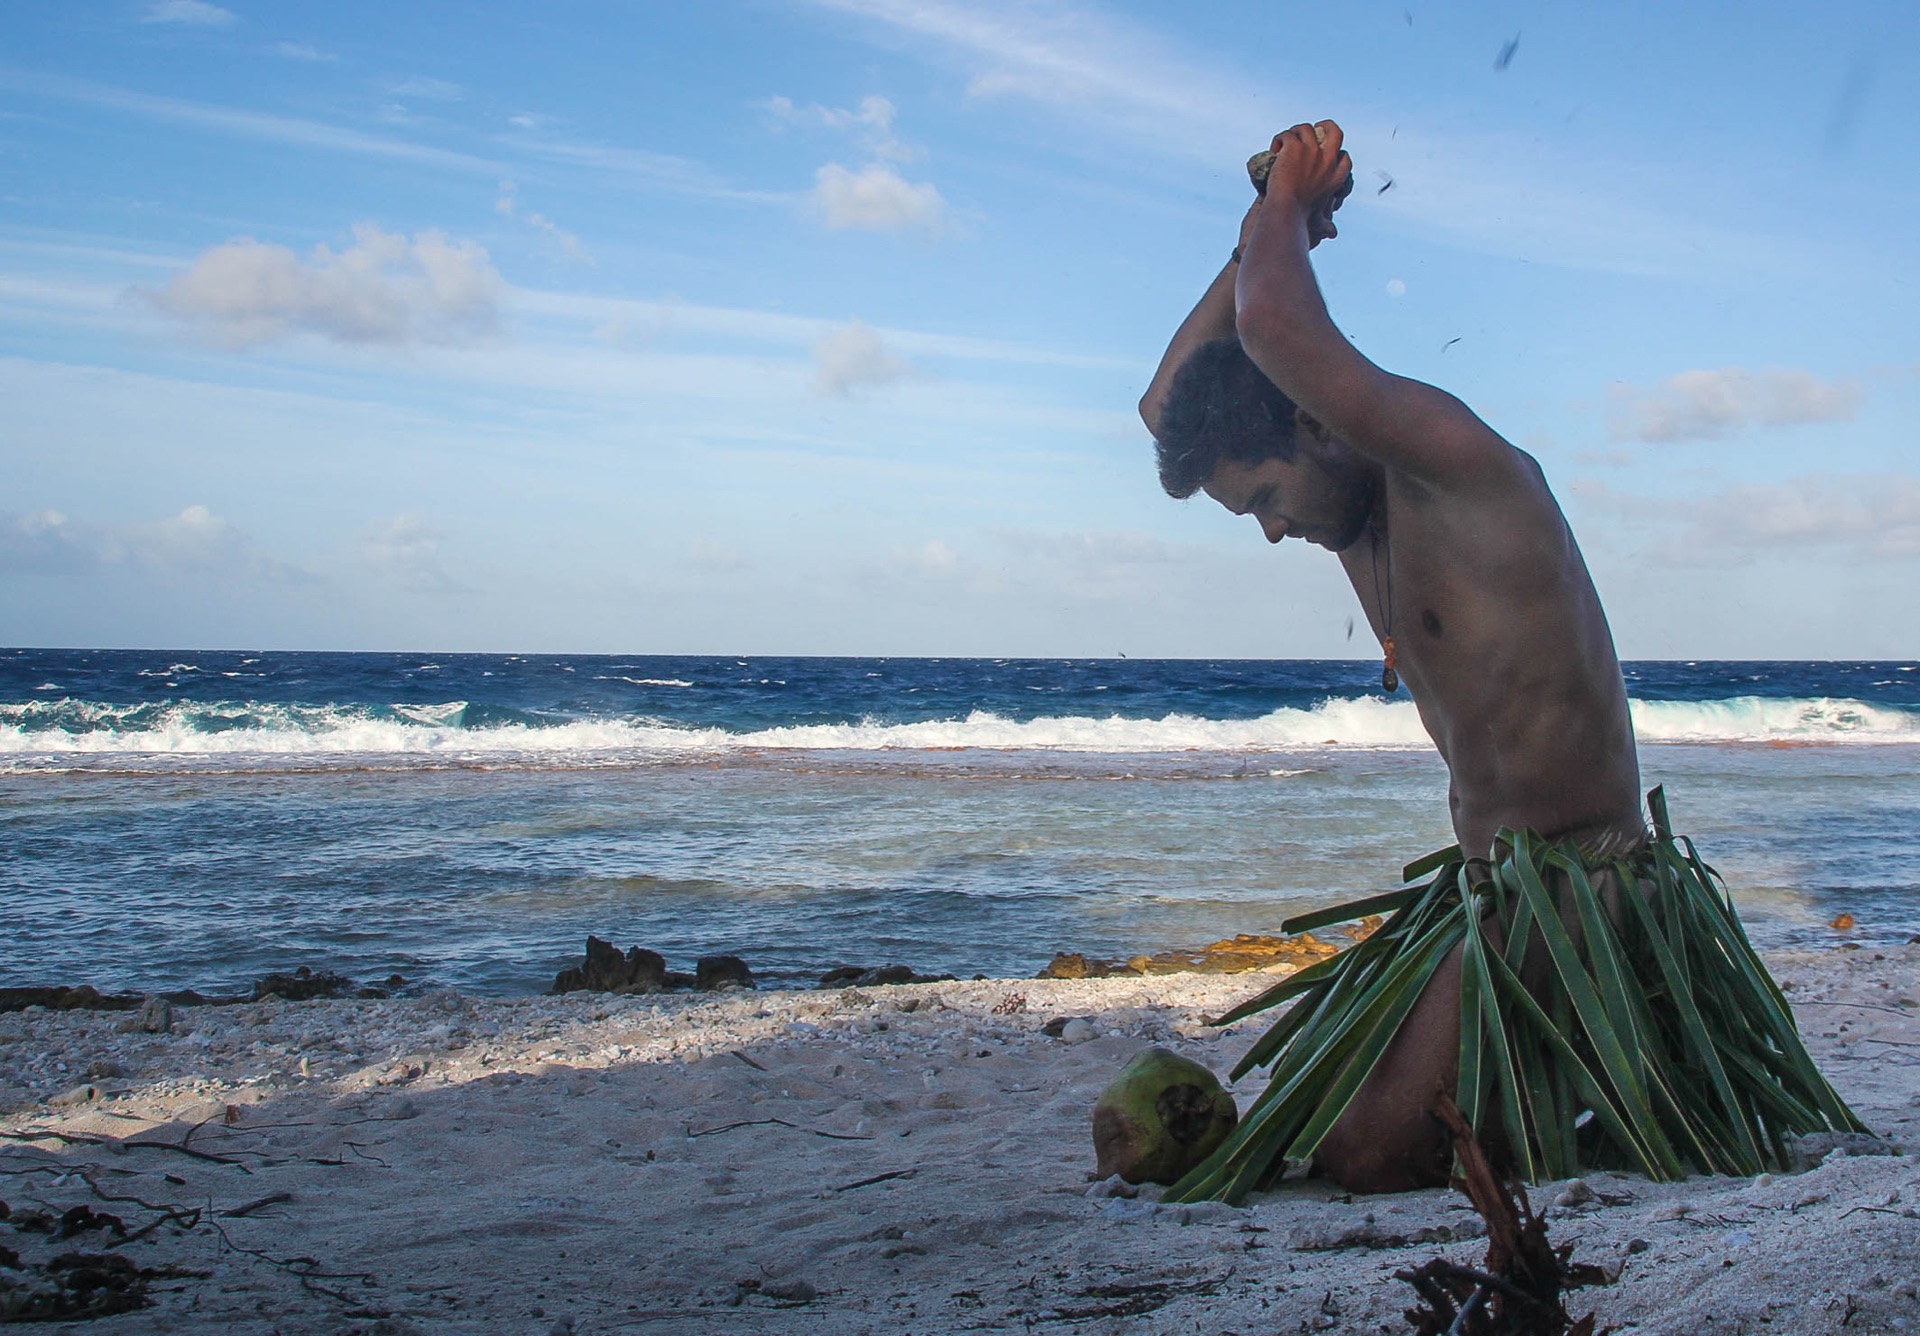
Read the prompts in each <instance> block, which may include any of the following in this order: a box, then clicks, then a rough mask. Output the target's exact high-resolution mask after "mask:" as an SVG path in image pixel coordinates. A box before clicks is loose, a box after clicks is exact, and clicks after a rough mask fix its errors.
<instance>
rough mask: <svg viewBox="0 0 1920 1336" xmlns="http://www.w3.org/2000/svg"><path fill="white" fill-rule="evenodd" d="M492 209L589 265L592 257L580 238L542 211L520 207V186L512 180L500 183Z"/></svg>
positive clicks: (555, 247)
mask: <svg viewBox="0 0 1920 1336" xmlns="http://www.w3.org/2000/svg"><path fill="white" fill-rule="evenodd" d="M493 210H494V212H495V213H497V214H499V215H500V216H501V217H502V218H511V219H514V220H515V221H517V222H521V223H525V224H526V225H527V226H528V227H530V228H532V229H533V230H534V231H535V232H538V233H539V234H540V235H541V236H543V237H545V238H546V239H547V241H548V242H549V243H551V244H552V246H553V247H554V249H555V250H557V251H559V252H560V253H561V254H562V255H564V256H566V257H567V258H568V259H569V260H573V261H575V262H577V263H579V264H584V265H588V266H591V265H592V264H593V257H592V256H591V255H589V254H587V248H586V247H585V246H583V245H581V244H580V238H579V237H576V236H575V235H574V234H573V233H571V232H569V231H567V230H566V229H565V228H564V227H561V226H560V225H559V224H558V223H556V222H554V221H553V220H552V219H551V218H549V217H547V216H546V215H545V214H544V213H537V212H528V211H527V210H524V209H522V208H521V207H520V187H519V186H518V185H516V184H515V183H514V182H512V181H502V182H501V183H500V194H499V196H498V197H497V198H496V199H495V200H494V201H493Z"/></svg>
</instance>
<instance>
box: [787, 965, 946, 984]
mask: <svg viewBox="0 0 1920 1336" xmlns="http://www.w3.org/2000/svg"><path fill="white" fill-rule="evenodd" d="M952 978H953V976H952V975H951V974H916V973H914V972H913V970H912V969H910V968H909V967H908V966H905V965H882V966H880V967H879V968H878V969H872V968H869V967H868V966H865V965H842V966H840V967H839V968H838V969H831V970H828V971H827V972H826V973H825V974H823V975H821V976H820V986H821V987H822V988H872V987H875V986H877V985H880V984H889V983H947V982H949V981H950V980H951V979H952Z"/></svg>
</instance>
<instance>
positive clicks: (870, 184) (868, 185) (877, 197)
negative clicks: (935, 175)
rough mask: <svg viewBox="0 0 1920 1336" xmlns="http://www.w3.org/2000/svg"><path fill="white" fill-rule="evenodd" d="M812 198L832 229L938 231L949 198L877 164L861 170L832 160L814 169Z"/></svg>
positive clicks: (943, 224) (945, 212) (942, 221)
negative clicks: (946, 198) (917, 229)
mask: <svg viewBox="0 0 1920 1336" xmlns="http://www.w3.org/2000/svg"><path fill="white" fill-rule="evenodd" d="M810 202H811V204H812V206H813V207H814V209H815V210H817V211H818V213H819V214H820V217H821V218H822V220H824V221H825V223H826V225H827V226H828V227H831V228H838V229H860V230H863V231H870V232H901V231H906V230H908V229H912V228H919V229H923V230H926V231H930V232H937V231H939V230H940V229H941V228H942V227H944V226H945V224H946V222H947V201H946V200H945V199H944V198H942V196H941V194H940V192H939V190H937V189H936V188H935V187H934V186H933V185H932V184H931V183H929V182H925V181H922V182H919V183H915V182H911V181H908V180H907V179H906V178H904V177H903V176H901V175H900V173H898V172H896V171H894V170H893V168H891V167H888V166H885V165H883V164H881V163H877V162H875V163H869V164H867V165H866V166H865V167H862V168H861V169H860V170H859V171H857V172H856V171H852V170H850V169H848V168H846V167H842V166H841V165H840V164H839V163H837V162H830V163H828V164H827V165H826V166H824V167H822V168H821V169H820V170H819V171H818V172H816V173H815V174H814V179H813V193H812V196H811V197H810Z"/></svg>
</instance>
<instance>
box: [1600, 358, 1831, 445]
mask: <svg viewBox="0 0 1920 1336" xmlns="http://www.w3.org/2000/svg"><path fill="white" fill-rule="evenodd" d="M1865 393H1866V391H1865V390H1864V388H1862V386H1861V385H1860V384H1859V383H1858V382H1856V381H1845V380H1822V379H1821V378H1820V377H1818V376H1816V375H1814V374H1813V373H1812V372H1810V371H1803V370H1800V369H1798V368H1794V367H1766V368H1764V369H1762V370H1760V371H1748V370H1745V369H1744V368H1741V367H1724V368H1722V369H1720V370H1716V371H1682V372H1681V373H1680V374H1678V375H1676V376H1669V377H1668V378H1667V379H1665V380H1663V381H1661V382H1660V383H1659V384H1658V385H1656V386H1654V387H1652V388H1651V389H1642V388H1639V387H1636V386H1631V385H1616V386H1614V387H1613V390H1612V393H1611V396H1610V400H1611V401H1610V403H1609V405H1608V415H1607V416H1608V427H1609V429H1610V430H1611V432H1612V433H1613V437H1614V439H1615V440H1620V441H1651V442H1665V441H1707V440H1715V439H1718V438H1720V437H1723V436H1731V435H1733V434H1734V433H1736V432H1739V431H1742V430H1745V429H1746V428H1748V427H1752V426H1760V427H1779V426H1790V425H1796V424H1801V423H1809V422H1849V421H1851V420H1852V419H1853V416H1854V414H1855V413H1856V412H1857V411H1858V409H1859V407H1860V401H1861V399H1862V398H1863V397H1864V396H1865Z"/></svg>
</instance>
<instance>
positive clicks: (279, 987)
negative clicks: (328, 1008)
mask: <svg viewBox="0 0 1920 1336" xmlns="http://www.w3.org/2000/svg"><path fill="white" fill-rule="evenodd" d="M358 991H359V985H357V984H355V983H354V981H353V980H352V979H349V978H347V977H346V976H345V975H342V974H335V973H334V972H333V971H332V970H321V971H320V972H319V973H318V974H315V973H314V972H313V971H312V970H311V969H309V968H308V967H307V966H305V965H302V966H301V967H300V968H299V969H297V970H295V971H294V972H293V973H291V974H264V975H262V976H261V977H259V978H258V979H255V980H254V981H253V1000H254V1001H255V1002H259V1001H261V1000H262V999H264V998H267V997H278V998H280V999H282V1000H283V1001H287V1002H311V1001H312V1000H313V999H314V998H316V997H352V996H354V995H355V994H356V993H357V992H358Z"/></svg>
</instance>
